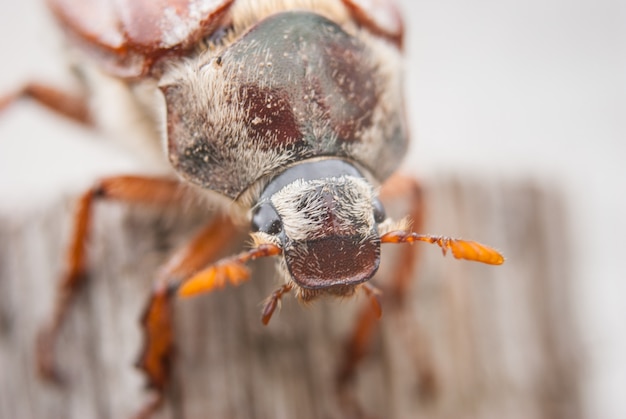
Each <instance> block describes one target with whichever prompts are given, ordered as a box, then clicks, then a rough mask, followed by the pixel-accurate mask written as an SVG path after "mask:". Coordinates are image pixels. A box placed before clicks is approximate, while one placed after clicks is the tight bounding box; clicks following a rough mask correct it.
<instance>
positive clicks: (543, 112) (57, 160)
mask: <svg viewBox="0 0 626 419" xmlns="http://www.w3.org/2000/svg"><path fill="white" fill-rule="evenodd" d="M41 3H42V2H40V1H38V0H23V1H21V2H9V1H2V2H0V54H1V55H0V56H1V57H2V65H1V67H0V92H8V91H11V90H13V89H15V88H17V87H18V86H19V85H20V84H21V83H22V82H24V81H25V80H29V79H38V80H42V81H48V82H52V83H56V84H62V85H68V83H69V81H68V78H67V75H66V74H65V69H64V66H63V61H62V60H61V59H60V57H62V54H61V51H62V46H61V42H60V40H59V37H58V35H57V34H56V32H55V30H54V27H53V25H52V23H51V22H50V20H49V17H48V16H47V14H46V12H45V10H44V8H43V7H42V4H41ZM401 6H402V7H403V10H404V12H405V13H404V14H405V17H406V27H407V28H406V29H407V33H408V39H407V42H406V52H407V57H408V60H407V66H406V82H407V97H408V108H409V111H408V115H409V119H410V121H411V124H412V134H413V141H414V143H413V146H412V150H411V153H410V155H409V158H408V159H407V164H406V167H407V169H408V170H410V171H413V172H414V173H416V174H418V175H420V176H422V177H430V176H436V175H437V174H438V173H442V172H446V173H450V172H453V173H460V174H468V173H469V174H471V175H472V176H486V177H496V178H507V179H520V178H521V179H529V178H530V179H535V180H537V181H538V182H545V183H546V184H548V185H551V186H557V187H558V188H561V189H562V191H563V193H564V196H565V198H566V202H567V205H568V210H569V214H568V218H569V219H570V220H571V222H572V229H573V231H572V234H571V235H570V238H571V239H573V240H574V241H573V243H571V247H572V249H573V251H574V266H573V272H574V273H575V276H576V281H577V282H576V284H577V289H576V290H575V291H576V295H575V297H576V301H575V307H576V310H577V312H576V314H577V316H578V319H577V320H578V322H579V324H580V325H581V327H582V332H583V339H584V345H585V349H586V350H587V351H588V356H586V357H585V358H583V359H582V362H583V363H585V364H586V365H585V366H584V370H585V382H584V383H583V384H584V391H585V402H586V409H587V417H588V418H600V419H621V418H624V417H626V397H625V396H626V360H625V359H624V358H625V356H626V326H625V323H626V301H625V300H626V275H625V273H626V268H625V266H624V263H623V260H622V259H621V258H622V257H624V256H623V255H624V251H625V250H626V245H625V244H624V238H625V237H626V216H625V215H626V163H625V161H626V122H625V120H626V3H625V2H623V1H619V0H595V1H594V0H569V1H566V0H548V1H546V0H526V1H523V2H522V1H495V0H475V1H472V2H465V1H461V0H439V1H436V2H420V1H414V0H413V1H411V0H402V1H401ZM70 86H71V84H70ZM94 138H95V136H94V134H92V133H89V132H88V131H86V130H84V129H82V128H80V127H76V126H73V125H72V124H71V123H68V122H65V121H60V120H57V119H56V118H55V117H54V116H51V115H50V114H49V113H48V112H46V111H44V110H42V109H40V108H38V107H37V106H35V105H33V104H29V103H21V104H19V105H17V106H15V107H13V108H11V109H9V110H8V111H7V112H6V113H5V114H3V115H2V116H1V117H0V214H7V213H12V214H15V213H18V212H19V213H23V212H24V211H36V210H37V209H38V208H41V207H42V206H43V204H44V203H45V202H46V201H49V200H51V199H54V198H55V197H58V196H59V194H65V195H69V194H71V193H74V192H76V191H78V190H80V189H81V188H83V187H85V186H87V185H88V184H89V183H90V182H91V180H92V179H94V178H95V177H96V176H99V175H103V174H105V173H116V172H120V171H128V170H130V169H132V168H133V164H132V162H131V161H130V160H128V159H127V158H126V157H125V156H124V155H123V154H121V153H120V152H118V151H117V150H115V149H111V148H109V147H107V146H106V145H102V144H100V143H98V142H97V141H90V140H93V139H94ZM96 139H97V138H96Z"/></svg>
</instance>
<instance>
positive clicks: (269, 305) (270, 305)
mask: <svg viewBox="0 0 626 419" xmlns="http://www.w3.org/2000/svg"><path fill="white" fill-rule="evenodd" d="M292 288H293V284H292V283H288V284H285V285H283V286H282V287H280V288H278V289H277V290H276V291H274V292H273V293H272V295H270V296H269V297H268V298H267V300H266V302H265V306H264V307H263V314H262V316H261V321H262V322H263V324H264V325H267V324H268V323H269V322H270V319H271V318H272V314H274V310H276V307H278V304H279V303H280V299H281V298H282V297H283V294H286V293H288V292H289V291H291V290H292Z"/></svg>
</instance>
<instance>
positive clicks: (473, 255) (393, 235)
mask: <svg viewBox="0 0 626 419" xmlns="http://www.w3.org/2000/svg"><path fill="white" fill-rule="evenodd" d="M418 241H421V242H426V243H430V244H436V245H438V246H439V247H441V250H442V252H443V254H444V255H445V254H446V253H447V252H448V250H450V251H451V252H452V255H453V256H454V257H455V258H457V259H465V260H471V261H475V262H481V263H486V264H489V265H502V264H503V263H504V256H502V255H501V254H500V252H498V251H497V250H495V249H493V248H491V247H489V246H485V245H484V244H480V243H478V242H475V241H469V240H461V239H455V238H452V237H446V236H431V235H426V234H417V233H411V232H408V231H390V232H389V233H386V234H383V235H382V236H381V237H380V242H381V243H415V242H418Z"/></svg>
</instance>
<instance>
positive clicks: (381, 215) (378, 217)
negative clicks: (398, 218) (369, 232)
mask: <svg viewBox="0 0 626 419" xmlns="http://www.w3.org/2000/svg"><path fill="white" fill-rule="evenodd" d="M372 207H373V209H374V221H376V222H377V223H382V222H383V221H385V218H387V214H385V207H383V203H382V202H380V200H379V199H378V198H374V201H372Z"/></svg>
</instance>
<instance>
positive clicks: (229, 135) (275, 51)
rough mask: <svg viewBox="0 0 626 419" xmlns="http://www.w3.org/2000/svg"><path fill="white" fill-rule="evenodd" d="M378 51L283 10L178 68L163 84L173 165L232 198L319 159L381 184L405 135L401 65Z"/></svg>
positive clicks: (319, 20)
mask: <svg viewBox="0 0 626 419" xmlns="http://www.w3.org/2000/svg"><path fill="white" fill-rule="evenodd" d="M378 47H380V46H378ZM387 48H389V49H390V50H393V49H394V47H391V46H390V45H387ZM377 52H378V51H377V50H376V49H375V48H371V47H370V46H369V45H368V44H367V43H366V42H364V41H362V40H360V39H359V38H357V37H355V36H352V35H349V34H348V33H347V32H345V31H344V30H343V29H342V28H341V27H339V26H338V25H337V24H335V23H333V22H331V21H330V20H328V19H326V18H324V17H322V16H320V15H317V14H313V13H309V12H283V13H279V14H276V15H273V16H270V17H268V18H267V19H265V20H263V21H261V22H259V23H258V24H257V25H256V26H254V27H252V28H251V29H250V30H249V31H248V32H247V33H245V34H244V35H242V36H241V37H240V38H238V39H237V40H235V41H234V42H233V43H231V44H228V45H224V46H220V45H218V46H216V47H215V48H210V49H209V50H207V51H206V52H205V53H204V54H201V55H200V56H198V57H197V59H195V60H194V61H192V62H191V63H186V64H184V65H182V66H177V67H176V68H175V69H174V70H173V71H172V72H171V73H170V74H169V75H168V77H167V78H166V79H165V80H164V81H163V83H164V87H163V91H164V93H165V99H166V102H167V119H168V120H167V127H168V128H167V130H168V150H169V157H170V161H171V163H172V165H173V166H174V168H175V169H176V170H177V171H178V172H179V174H181V175H182V176H183V177H184V178H185V179H187V180H189V181H190V182H192V183H195V184H197V185H199V186H201V187H203V188H208V189H211V190H215V191H218V192H220V193H222V194H224V195H226V196H228V197H230V198H232V199H238V198H239V197H240V196H241V195H242V194H243V193H244V192H245V191H246V190H247V189H248V188H250V187H251V186H252V185H253V184H255V183H256V182H257V181H259V180H262V179H265V180H267V179H268V177H271V176H273V175H275V174H276V173H278V172H280V171H282V170H284V168H285V167H287V166H289V165H291V164H294V163H297V162H300V161H303V160H307V159H311V158H315V157H320V156H333V157H342V158H347V159H350V160H353V161H355V162H357V163H358V164H360V165H362V166H363V167H365V168H367V169H368V170H369V171H371V172H372V175H373V177H374V178H375V179H377V181H379V182H382V181H383V180H384V179H385V178H387V177H388V176H389V175H390V174H391V173H392V172H393V171H394V170H395V169H396V168H397V165H398V164H399V161H400V159H401V157H402V155H403V154H404V152H405V150H406V147H407V135H406V129H405V125H404V121H403V119H402V116H403V113H402V108H401V106H402V103H401V99H400V97H401V92H400V91H399V83H398V81H397V78H396V76H397V77H399V68H395V69H391V67H390V65H389V63H383V62H381V57H380V55H379V54H377ZM393 55H394V54H393V52H391V53H389V56H390V57H393ZM395 58H397V59H399V57H395Z"/></svg>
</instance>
